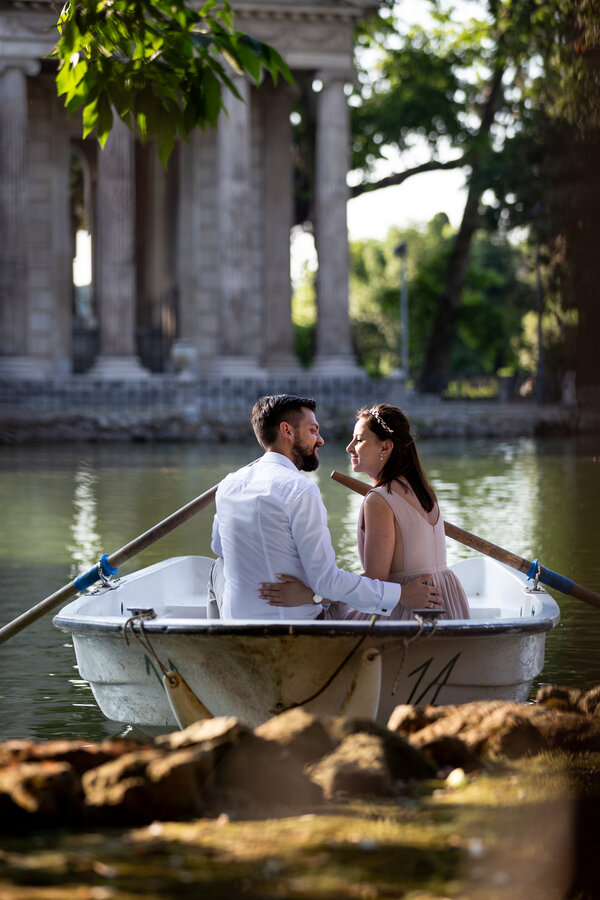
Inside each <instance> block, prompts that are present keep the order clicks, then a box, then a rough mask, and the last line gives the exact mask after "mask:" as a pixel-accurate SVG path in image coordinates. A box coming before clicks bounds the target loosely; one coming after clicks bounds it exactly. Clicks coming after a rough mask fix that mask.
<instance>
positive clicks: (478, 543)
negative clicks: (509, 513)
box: [331, 472, 600, 609]
mask: <svg viewBox="0 0 600 900" xmlns="http://www.w3.org/2000/svg"><path fill="white" fill-rule="evenodd" d="M331 477H332V478H333V480H334V481H338V482H339V483H340V484H343V485H345V486H346V487H348V488H350V489H351V490H353V491H356V492H357V494H362V495H363V497H364V496H365V494H368V492H369V491H370V490H371V485H370V484H365V482H364V481H359V479H358V478H352V476H351V475H343V474H342V473H341V472H332V473H331ZM444 530H445V532H446V534H447V535H448V537H451V538H454V540H455V541H459V542H460V543H461V544H466V546H467V547H472V548H473V550H478V551H479V552H480V553H485V555H486V556H491V557H492V558H493V559H498V560H500V562H503V563H506V565H507V566H511V568H513V569H517V570H518V571H519V572H524V573H525V574H526V575H527V577H528V578H533V577H534V575H537V576H538V578H539V580H540V581H541V582H542V584H545V585H547V586H548V587H551V588H555V589H556V590H557V591H561V593H563V594H568V595H569V596H572V597H577V598H578V599H579V600H584V601H585V602H586V603H590V604H591V605H592V606H595V607H596V608H597V609H600V594H597V593H596V592H595V591H591V590H590V589H589V588H586V587H582V585H580V584H576V583H575V582H574V581H571V579H570V578H565V576H564V575H559V574H558V572H553V571H552V570H551V569H546V568H544V566H540V565H539V563H538V561H537V559H534V560H533V562H531V561H530V560H528V559H524V558H523V557H522V556H517V555H516V554H515V553H511V552H510V551H509V550H504V549H503V548H502V547H498V546H497V545H496V544H491V543H490V542H489V541H486V540H484V539H483V538H480V537H477V535H476V534H471V532H470V531H463V529H462V528H458V527H457V526H456V525H452V524H451V523H450V522H444Z"/></svg>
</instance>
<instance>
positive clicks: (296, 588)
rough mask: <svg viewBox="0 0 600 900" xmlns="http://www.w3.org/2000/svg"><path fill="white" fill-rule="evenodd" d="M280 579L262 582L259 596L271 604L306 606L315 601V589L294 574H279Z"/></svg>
mask: <svg viewBox="0 0 600 900" xmlns="http://www.w3.org/2000/svg"><path fill="white" fill-rule="evenodd" d="M277 577H278V578H279V581H267V582H263V584H261V586H260V588H259V591H258V596H259V597H261V598H262V599H263V600H268V602H269V606H306V605H307V604H310V603H312V602H313V594H314V592H313V590H312V588H309V587H308V585H306V584H304V582H303V581H300V579H299V578H296V577H295V576H294V575H278V576H277Z"/></svg>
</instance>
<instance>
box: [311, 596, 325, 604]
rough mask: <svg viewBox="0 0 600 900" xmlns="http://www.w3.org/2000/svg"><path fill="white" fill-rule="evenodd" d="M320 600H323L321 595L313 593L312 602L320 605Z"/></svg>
mask: <svg viewBox="0 0 600 900" xmlns="http://www.w3.org/2000/svg"><path fill="white" fill-rule="evenodd" d="M322 602H323V598H322V597H320V596H319V595H318V594H313V603H316V604H317V605H320V604H321V603H322Z"/></svg>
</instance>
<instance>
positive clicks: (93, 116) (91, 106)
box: [83, 97, 98, 138]
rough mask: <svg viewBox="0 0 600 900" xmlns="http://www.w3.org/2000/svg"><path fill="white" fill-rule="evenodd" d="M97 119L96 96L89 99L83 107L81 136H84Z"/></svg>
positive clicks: (89, 131) (93, 126)
mask: <svg viewBox="0 0 600 900" xmlns="http://www.w3.org/2000/svg"><path fill="white" fill-rule="evenodd" d="M97 121H98V98H97V97H95V98H94V99H93V100H90V101H89V102H88V103H86V105H85V106H84V107H83V137H84V138H86V137H87V136H88V135H89V134H91V132H92V131H93V130H94V128H95V127H96V122H97Z"/></svg>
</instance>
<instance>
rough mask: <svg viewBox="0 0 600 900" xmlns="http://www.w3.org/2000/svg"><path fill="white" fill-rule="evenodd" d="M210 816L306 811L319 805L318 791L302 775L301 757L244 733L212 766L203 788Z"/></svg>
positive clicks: (275, 743)
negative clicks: (299, 809) (286, 810)
mask: <svg viewBox="0 0 600 900" xmlns="http://www.w3.org/2000/svg"><path fill="white" fill-rule="evenodd" d="M205 790H206V799H207V804H208V807H209V809H210V810H211V812H212V814H213V815H218V813H220V812H223V811H227V812H231V811H233V812H235V813H236V814H238V815H239V814H243V815H248V814H258V813H265V812H269V811H275V810H278V809H280V808H282V807H286V808H287V809H298V808H302V809H306V807H307V806H308V807H312V806H315V805H318V804H319V803H321V802H322V799H323V795H322V792H321V790H320V789H319V788H318V787H317V785H316V784H314V783H313V782H312V781H311V780H310V779H309V778H308V777H307V775H306V774H305V773H304V765H303V761H302V759H301V758H298V757H297V756H295V755H294V754H293V753H290V749H289V747H288V746H287V745H286V743H285V742H284V743H283V744H281V743H279V742H278V741H275V740H265V739H264V738H262V737H258V736H257V735H256V734H246V735H244V736H242V738H241V739H240V741H239V742H237V743H236V744H234V745H232V746H231V747H230V749H229V750H228V751H227V753H226V754H224V755H223V756H222V757H221V759H220V760H219V762H218V763H217V764H216V765H215V767H214V770H213V772H212V774H211V776H210V778H209V779H208V780H207V783H206V785H205Z"/></svg>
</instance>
